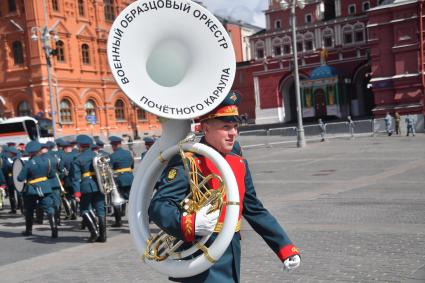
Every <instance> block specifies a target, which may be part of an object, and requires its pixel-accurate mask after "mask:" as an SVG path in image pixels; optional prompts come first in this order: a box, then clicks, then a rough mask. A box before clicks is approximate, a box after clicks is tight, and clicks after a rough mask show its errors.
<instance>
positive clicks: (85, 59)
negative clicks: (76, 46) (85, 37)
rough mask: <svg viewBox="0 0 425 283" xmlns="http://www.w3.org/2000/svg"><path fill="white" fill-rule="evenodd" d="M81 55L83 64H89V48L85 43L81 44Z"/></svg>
mask: <svg viewBox="0 0 425 283" xmlns="http://www.w3.org/2000/svg"><path fill="white" fill-rule="evenodd" d="M81 57H82V58H83V64H85V65H90V49H89V46H88V45H87V44H85V43H84V44H83V45H81Z"/></svg>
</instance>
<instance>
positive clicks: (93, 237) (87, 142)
mask: <svg viewBox="0 0 425 283" xmlns="http://www.w3.org/2000/svg"><path fill="white" fill-rule="evenodd" d="M77 143H78V144H79V146H80V148H81V153H80V155H78V157H77V158H76V159H75V160H74V161H73V162H72V169H71V171H72V175H71V181H72V188H73V191H74V196H75V197H78V198H81V200H80V212H81V216H82V217H83V221H84V222H85V225H86V226H87V227H88V228H89V230H90V238H89V242H93V241H98V242H105V241H106V209H105V208H106V207H105V196H104V194H103V193H102V192H101V191H100V190H99V187H98V184H97V179H96V174H95V171H94V167H93V158H94V157H95V156H96V154H95V153H94V152H93V151H91V149H90V146H91V145H92V144H93V141H92V139H91V138H90V137H89V136H86V135H79V136H78V137H77ZM91 209H94V210H95V214H96V216H97V217H98V224H99V229H98V228H97V223H96V219H95V218H94V217H93V214H92V213H91V212H90V210H91Z"/></svg>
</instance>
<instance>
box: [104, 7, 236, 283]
mask: <svg viewBox="0 0 425 283" xmlns="http://www.w3.org/2000/svg"><path fill="white" fill-rule="evenodd" d="M107 51H108V62H109V66H110V69H111V71H112V74H113V77H114V78H115V81H116V82H117V83H118V85H119V86H120V88H121V90H122V91H123V92H124V93H125V94H126V95H127V96H128V97H129V98H130V99H131V100H132V101H133V102H134V103H136V104H137V105H138V106H140V107H141V108H143V109H145V110H146V111H149V112H151V113H153V114H155V115H157V116H160V117H163V118H166V119H163V120H164V121H163V122H162V126H163V132H162V137H161V138H160V139H159V140H158V141H157V142H156V143H155V144H154V145H153V146H152V148H151V149H150V150H149V152H148V153H147V154H146V156H145V157H144V159H143V161H142V163H141V164H140V165H139V167H138V170H137V171H136V175H135V179H134V181H133V185H132V188H131V194H130V200H129V226H130V231H131V235H132V238H133V241H134V243H135V245H136V247H137V249H138V251H139V253H140V254H141V255H143V254H144V253H145V251H146V248H147V242H148V241H149V240H151V238H152V235H151V233H150V230H149V220H148V207H149V203H150V200H151V196H152V191H153V188H154V185H155V183H156V181H157V179H158V178H159V176H160V175H161V173H162V171H163V170H164V169H165V167H166V165H167V162H164V160H166V161H168V160H170V158H171V157H172V156H174V155H176V154H178V153H179V151H180V150H184V151H191V152H195V153H198V154H201V155H204V156H206V157H207V158H209V159H210V160H211V161H213V162H214V163H215V165H216V166H217V168H218V170H219V171H220V175H221V177H222V179H223V181H224V185H225V194H226V203H225V204H224V205H226V216H225V219H224V222H223V227H222V230H221V232H220V233H219V235H218V236H217V238H216V240H215V241H214V242H213V243H212V244H211V245H210V246H209V248H208V254H207V255H206V254H205V252H204V253H201V255H199V256H197V257H195V258H193V259H190V260H180V259H178V258H176V257H172V256H170V257H168V258H167V259H165V260H162V261H156V260H151V259H148V258H146V257H144V256H143V257H142V258H143V260H144V261H145V262H146V263H147V264H149V265H150V266H152V267H153V268H155V269H156V270H157V271H159V272H161V273H164V274H166V275H168V276H171V277H176V278H179V277H190V276H193V275H196V274H199V273H201V272H203V271H205V270H206V269H208V268H209V267H210V266H211V265H212V264H213V262H214V261H213V260H211V259H214V260H218V259H219V258H220V257H221V256H222V255H223V253H224V252H225V250H226V249H227V247H228V245H229V244H230V241H231V240H232V238H233V234H234V231H235V227H236V225H237V222H238V215H239V193H238V187H237V183H236V179H235V176H234V175H233V172H232V170H231V168H230V166H229V165H228V164H227V162H226V161H225V159H224V158H223V157H222V156H221V155H220V154H219V153H218V152H216V151H215V150H213V149H212V148H210V147H208V146H206V145H204V144H199V143H189V142H186V143H181V141H182V140H184V139H185V138H186V136H187V135H188V134H189V133H190V125H191V119H193V118H196V117H199V116H202V115H203V114H206V113H208V112H210V111H212V110H213V109H214V108H216V107H217V106H218V105H219V104H220V103H221V102H222V100H223V99H224V98H225V97H226V95H227V93H228V92H229V91H230V89H231V86H232V83H233V79H234V76H235V71H236V62H235V54H234V49H233V45H232V42H231V39H230V37H229V36H228V34H227V31H226V30H225V29H224V27H223V26H222V25H221V23H220V22H219V21H218V20H217V19H216V18H215V17H214V16H213V15H212V14H211V13H210V12H209V11H208V10H206V9H205V8H204V7H202V6H200V5H198V4H196V3H195V2H192V1H190V0H172V1H171V0H151V1H148V0H139V1H135V2H134V3H132V4H130V5H129V6H128V7H127V8H125V9H124V10H123V11H122V12H121V13H120V15H118V17H117V18H116V19H115V21H114V23H113V25H112V27H111V30H110V33H109V38H108V46H107ZM208 237H209V236H205V237H203V238H202V239H201V240H200V243H205V242H206V240H207V239H208ZM195 251H197V248H196V247H195V245H194V246H192V247H191V248H189V249H188V250H185V251H183V252H182V254H181V258H184V257H186V256H188V255H192V254H193V253H194V252H195Z"/></svg>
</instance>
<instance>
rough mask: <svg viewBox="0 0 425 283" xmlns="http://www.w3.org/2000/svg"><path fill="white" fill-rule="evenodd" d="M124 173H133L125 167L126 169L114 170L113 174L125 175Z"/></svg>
mask: <svg viewBox="0 0 425 283" xmlns="http://www.w3.org/2000/svg"><path fill="white" fill-rule="evenodd" d="M125 172H133V169H131V168H130V167H127V168H120V169H117V170H114V173H125Z"/></svg>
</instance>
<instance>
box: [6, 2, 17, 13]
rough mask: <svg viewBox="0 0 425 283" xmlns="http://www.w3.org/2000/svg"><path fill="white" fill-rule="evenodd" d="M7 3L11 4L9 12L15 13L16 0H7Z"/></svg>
mask: <svg viewBox="0 0 425 283" xmlns="http://www.w3.org/2000/svg"><path fill="white" fill-rule="evenodd" d="M7 4H9V5H8V6H9V13H13V12H16V1H15V0H9V1H8V2H7Z"/></svg>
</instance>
